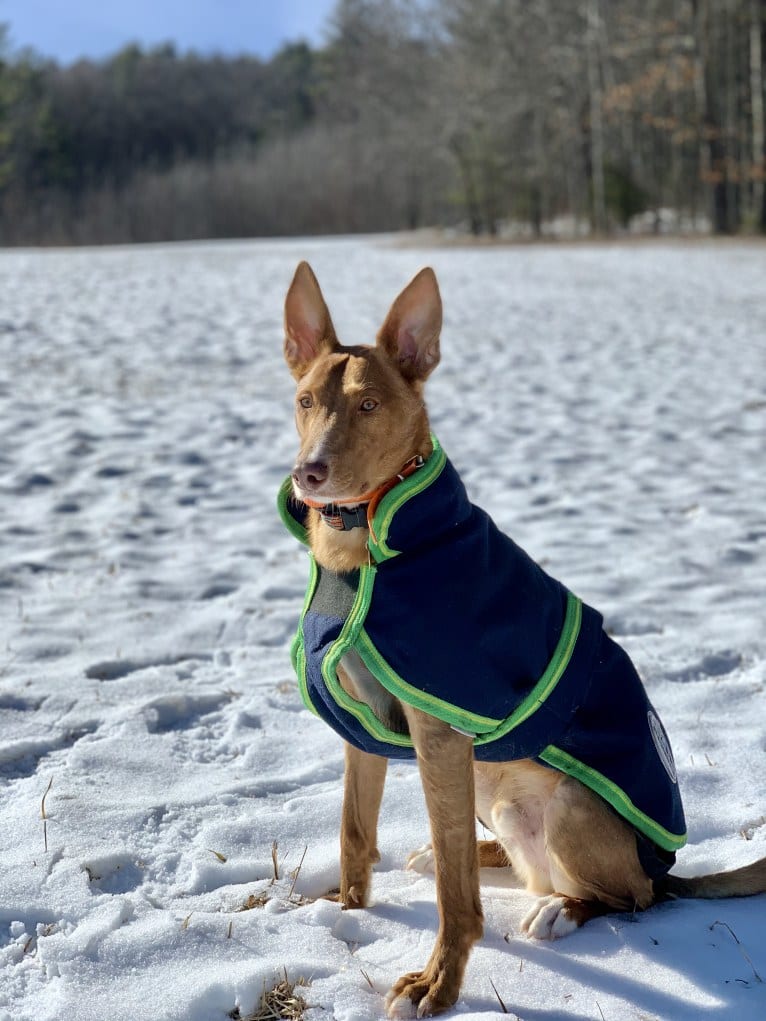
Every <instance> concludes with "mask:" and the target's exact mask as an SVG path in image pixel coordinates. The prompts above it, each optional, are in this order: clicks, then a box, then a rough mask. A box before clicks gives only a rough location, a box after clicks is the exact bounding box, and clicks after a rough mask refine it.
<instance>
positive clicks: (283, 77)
mask: <svg viewBox="0 0 766 1021" xmlns="http://www.w3.org/2000/svg"><path fill="white" fill-rule="evenodd" d="M11 38H12V26H5V27H4V28H3V27H2V26H0V245H48V244H51V245H67V244H99V243H122V242H147V241H165V240H185V239H196V238H223V237H253V236H275V235H296V234H332V233H353V232H372V231H394V230H401V229H417V228H421V227H445V228H450V229H453V230H455V231H457V232H461V231H462V232H465V233H466V234H475V235H488V236H501V237H502V236H518V237H529V238H536V237H543V236H550V235H555V234H556V233H557V232H569V234H570V235H575V236H584V235H593V236H606V235H610V234H616V233H620V232H623V231H626V230H627V229H629V228H631V227H632V228H634V229H635V228H636V225H640V226H641V228H642V229H644V230H645V231H648V232H652V231H655V232H659V231H663V232H664V231H675V232H712V233H717V234H733V233H745V232H747V233H763V232H766V194H765V184H766V142H765V139H764V135H765V132H766V115H765V113H764V99H765V97H764V78H765V73H764V63H765V60H764V54H765V53H766V0H338V3H337V4H336V6H335V8H334V11H333V13H332V16H331V18H330V20H329V22H328V25H327V31H326V35H325V39H324V41H323V43H322V45H321V46H316V47H312V46H309V45H308V44H306V43H304V42H295V43H291V44H289V45H286V46H285V47H284V48H283V49H282V50H281V51H280V52H278V53H277V54H276V55H275V56H274V57H273V58H272V59H270V60H267V61H266V60H260V59H257V58H255V57H252V56H247V55H245V54H243V55H242V56H238V57H232V58H230V57H222V56H208V55H200V54H196V53H179V52H177V51H176V49H175V48H174V47H173V46H172V45H170V44H168V45H164V46H161V47H159V48H153V49H142V48H141V47H139V46H137V45H127V46H125V47H124V48H123V49H122V50H120V51H119V52H118V53H115V54H114V55H113V56H112V57H110V58H109V59H106V60H101V61H93V60H85V59H83V60H80V61H79V62H77V63H74V64H72V65H68V66H61V65H59V64H57V63H56V62H53V61H50V60H47V59H43V58H41V57H39V56H37V55H36V54H35V53H33V52H29V51H24V52H15V51H13V49H12V47H11V42H10V40H11ZM243 48H244V49H245V50H246V49H247V40H243Z"/></svg>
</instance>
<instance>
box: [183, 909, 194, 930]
mask: <svg viewBox="0 0 766 1021" xmlns="http://www.w3.org/2000/svg"><path fill="white" fill-rule="evenodd" d="M193 914H194V912H193V911H190V912H189V914H188V915H187V916H186V918H184V920H183V922H181V928H182V929H188V928H189V922H190V921H191V916H192V915H193Z"/></svg>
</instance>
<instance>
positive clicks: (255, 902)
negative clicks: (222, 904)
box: [237, 893, 271, 911]
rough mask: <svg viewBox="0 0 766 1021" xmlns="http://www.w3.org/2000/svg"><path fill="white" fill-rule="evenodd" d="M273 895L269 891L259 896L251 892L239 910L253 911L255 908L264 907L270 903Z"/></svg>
mask: <svg viewBox="0 0 766 1021" xmlns="http://www.w3.org/2000/svg"><path fill="white" fill-rule="evenodd" d="M270 900H271V897H269V895H268V894H267V893H259V894H258V895H257V896H256V895H255V894H254V893H251V894H250V896H249V897H248V898H247V900H246V901H245V903H244V904H243V905H242V907H241V908H237V911H252V910H253V908H262V907H264V906H265V905H266V904H268V903H269V901H270Z"/></svg>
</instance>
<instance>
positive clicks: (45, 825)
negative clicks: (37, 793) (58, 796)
mask: <svg viewBox="0 0 766 1021" xmlns="http://www.w3.org/2000/svg"><path fill="white" fill-rule="evenodd" d="M52 786H53V777H51V778H50V780H49V781H48V786H47V787H46V788H45V794H43V800H42V801H41V802H40V818H41V819H42V821H43V844H44V845H45V851H46V854H47V852H48V816H47V815H46V814H45V799H46V798H47V797H48V792H49V791H50V789H51V787H52Z"/></svg>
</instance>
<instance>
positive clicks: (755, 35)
mask: <svg viewBox="0 0 766 1021" xmlns="http://www.w3.org/2000/svg"><path fill="white" fill-rule="evenodd" d="M765 8H766V3H764V0H750V114H751V118H752V143H753V147H752V159H753V168H752V173H751V177H752V182H753V183H752V189H751V194H750V215H749V220H750V223H751V224H752V226H753V227H755V228H760V229H761V230H766V206H765V205H764V170H766V166H765V162H766V161H765V159H764V157H765V156H766V153H764V142H765V141H766V139H765V138H764V136H765V135H766V121H765V120H764V110H763V25H764V9H765Z"/></svg>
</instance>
